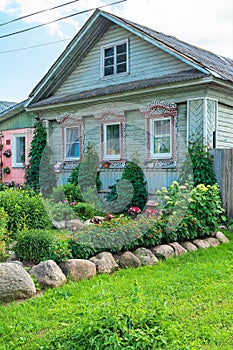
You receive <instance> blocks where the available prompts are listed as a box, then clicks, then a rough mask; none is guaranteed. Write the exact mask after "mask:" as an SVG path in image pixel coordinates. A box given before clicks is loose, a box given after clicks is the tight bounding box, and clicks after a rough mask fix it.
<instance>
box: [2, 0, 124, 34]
mask: <svg viewBox="0 0 233 350" xmlns="http://www.w3.org/2000/svg"><path fill="white" fill-rule="evenodd" d="M125 1H127V0H119V1H115V2H112V3H110V4H107V5H103V6H99V7H98V8H103V7H107V6H110V5H116V4H119V3H121V2H125ZM93 10H96V7H94V8H91V9H89V10H83V11H80V12H76V13H73V14H72V15H68V16H64V17H61V18H57V19H55V20H53V21H50V22H46V23H42V24H38V25H36V26H34V27H30V28H26V29H22V30H18V31H16V32H13V33H9V34H5V35H1V36H0V39H3V38H7V37H9V36H12V35H16V34H21V33H24V32H28V31H29V30H33V29H36V28H40V27H43V26H46V25H48V24H52V23H55V22H58V21H61V20H64V19H66V18H70V17H74V16H77V15H79V14H83V13H86V12H90V11H93Z"/></svg>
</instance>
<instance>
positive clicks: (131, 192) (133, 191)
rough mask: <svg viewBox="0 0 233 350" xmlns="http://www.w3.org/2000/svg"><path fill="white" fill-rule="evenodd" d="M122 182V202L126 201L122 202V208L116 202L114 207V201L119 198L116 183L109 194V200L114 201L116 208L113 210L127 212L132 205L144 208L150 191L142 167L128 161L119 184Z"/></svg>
mask: <svg viewBox="0 0 233 350" xmlns="http://www.w3.org/2000/svg"><path fill="white" fill-rule="evenodd" d="M121 182H122V185H121V186H122V187H123V188H122V189H121V192H122V203H124V205H123V204H122V206H119V208H121V209H119V208H118V207H117V206H118V204H117V203H116V206H115V208H114V202H116V200H117V198H118V193H117V184H116V185H114V186H112V187H111V192H110V194H109V195H108V196H107V201H108V202H110V203H111V202H112V203H113V209H115V210H114V211H112V212H121V213H123V212H127V211H128V209H129V208H130V207H132V206H136V207H139V208H140V209H141V210H143V209H144V207H145V205H146V202H147V197H148V192H147V189H146V181H145V179H144V173H143V171H142V169H141V168H140V167H139V166H138V165H137V164H136V163H134V162H130V161H127V162H126V166H125V168H124V170H123V174H122V177H121V180H120V182H119V184H120V183H121ZM130 185H131V186H130ZM125 200H126V201H125Z"/></svg>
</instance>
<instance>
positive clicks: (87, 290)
mask: <svg viewBox="0 0 233 350" xmlns="http://www.w3.org/2000/svg"><path fill="white" fill-rule="evenodd" d="M228 237H230V239H231V242H230V243H229V244H223V245H221V246H219V247H217V248H209V249H207V250H198V251H196V252H193V253H188V254H186V255H184V256H181V257H176V258H172V259H170V260H167V261H165V262H161V263H159V264H158V265H156V266H154V267H141V268H138V269H134V270H133V269H127V270H120V271H118V272H116V273H114V274H113V275H99V276H96V277H94V278H92V279H91V280H84V281H82V282H77V283H71V282H70V283H68V284H66V285H64V286H63V287H61V288H58V289H53V290H52V289H51V290H47V291H46V292H44V293H43V294H42V295H40V296H38V297H35V298H33V299H31V300H28V301H24V302H20V303H18V302H13V303H10V304H6V305H1V306H0V339H1V342H0V350H5V349H12V350H13V349H14V350H15V349H25V350H33V349H46V350H57V349H64V350H72V349H78V350H82V349H83V350H84V349H85V350H91V349H102V350H105V349H109V350H110V349H111V350H112V349H116V350H117V349H126V350H127V349H139V350H141V349H169V350H181V349H210V350H215V349H216V350H217V349H218V350H219V349H221V350H231V349H233V310H232V306H233V283H232V282H233V278H232V273H233V237H231V235H228Z"/></svg>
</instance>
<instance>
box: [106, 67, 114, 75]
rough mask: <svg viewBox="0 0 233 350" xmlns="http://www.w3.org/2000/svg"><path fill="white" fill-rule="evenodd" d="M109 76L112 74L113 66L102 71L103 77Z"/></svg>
mask: <svg viewBox="0 0 233 350" xmlns="http://www.w3.org/2000/svg"><path fill="white" fill-rule="evenodd" d="M111 74H114V67H113V66H112V67H111V66H110V67H106V68H105V70H104V75H111Z"/></svg>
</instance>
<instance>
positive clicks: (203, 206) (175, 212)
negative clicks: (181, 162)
mask: <svg viewBox="0 0 233 350" xmlns="http://www.w3.org/2000/svg"><path fill="white" fill-rule="evenodd" d="M157 195H158V198H159V200H160V203H161V207H162V215H161V216H160V218H159V219H158V221H157V222H156V227H157V228H158V229H160V230H161V232H162V236H163V241H166V242H171V241H174V240H179V241H183V240H185V239H194V238H196V237H202V236H206V235H211V233H212V232H215V231H216V230H217V228H218V224H219V221H220V214H221V213H222V212H223V209H222V207H221V198H220V193H219V188H218V185H217V184H215V185H212V186H211V185H207V186H205V185H203V184H200V185H198V186H196V187H194V188H191V186H190V185H189V184H185V185H179V184H178V182H177V181H174V182H173V183H172V185H171V186H170V187H169V188H168V189H165V188H162V189H161V191H158V192H157Z"/></svg>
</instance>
